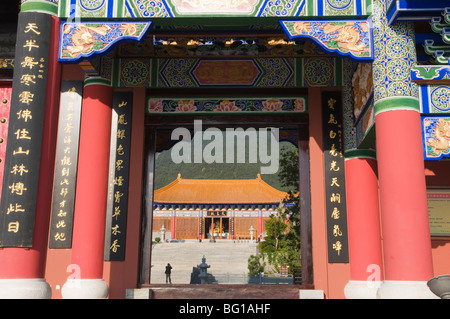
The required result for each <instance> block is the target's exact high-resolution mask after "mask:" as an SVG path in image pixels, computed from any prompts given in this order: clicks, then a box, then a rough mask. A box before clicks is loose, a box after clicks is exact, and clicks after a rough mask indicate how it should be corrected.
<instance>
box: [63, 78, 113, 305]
mask: <svg viewBox="0 0 450 319" xmlns="http://www.w3.org/2000/svg"><path fill="white" fill-rule="evenodd" d="M85 85H86V84H85ZM111 106H112V89H111V87H110V86H109V85H105V84H100V83H95V82H94V84H90V85H87V86H85V87H84V92H83V106H82V114H81V130H80V146H79V156H78V172H77V186H76V199H75V212H74V228H73V241H72V264H73V265H76V267H77V269H79V274H77V277H78V278H77V279H78V281H76V282H71V283H69V282H66V284H65V285H64V287H63V297H64V298H78V297H79V298H101V297H106V295H107V287H106V284H105V283H104V282H103V280H102V277H103V252H104V241H105V222H106V202H107V192H108V171H109V155H110V137H111V116H112V109H111ZM72 277H73V276H72ZM89 280H90V281H89ZM87 285H93V286H95V287H94V288H92V287H88V286H87ZM105 289H106V291H105ZM105 293H106V295H104V294H105Z"/></svg>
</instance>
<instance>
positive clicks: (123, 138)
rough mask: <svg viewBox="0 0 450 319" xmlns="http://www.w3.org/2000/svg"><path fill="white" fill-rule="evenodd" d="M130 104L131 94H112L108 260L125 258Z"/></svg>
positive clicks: (131, 100)
mask: <svg viewBox="0 0 450 319" xmlns="http://www.w3.org/2000/svg"><path fill="white" fill-rule="evenodd" d="M132 104H133V96H132V93H130V92H116V93H114V96H113V119H112V121H113V122H112V125H111V127H112V129H111V156H110V176H109V190H108V206H107V212H108V215H107V221H106V240H105V243H106V244H105V260H111V261H113V260H116V261H117V260H124V258H125V239H126V222H127V209H128V178H129V176H128V172H129V161H130V158H129V157H130V147H131V145H130V144H131V114H132V112H131V111H132Z"/></svg>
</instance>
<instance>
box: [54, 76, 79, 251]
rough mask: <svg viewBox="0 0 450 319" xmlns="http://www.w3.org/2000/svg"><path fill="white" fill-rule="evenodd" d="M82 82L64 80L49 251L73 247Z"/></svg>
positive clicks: (62, 84)
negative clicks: (50, 249)
mask: <svg viewBox="0 0 450 319" xmlns="http://www.w3.org/2000/svg"><path fill="white" fill-rule="evenodd" d="M82 96H83V82H82V81H63V82H62V83H61V98H60V111H59V126H58V141H57V150H56V163H55V178H54V182H53V204H52V217H51V222H50V239H49V248H52V249H58V248H59V249H67V248H71V247H72V231H73V213H74V207H75V189H76V178H77V164H78V145H79V137H80V121H81V104H82Z"/></svg>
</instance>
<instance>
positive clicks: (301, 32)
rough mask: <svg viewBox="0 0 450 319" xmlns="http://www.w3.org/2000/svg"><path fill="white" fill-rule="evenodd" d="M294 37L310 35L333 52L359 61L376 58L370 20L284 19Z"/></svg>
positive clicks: (326, 49)
mask: <svg viewBox="0 0 450 319" xmlns="http://www.w3.org/2000/svg"><path fill="white" fill-rule="evenodd" d="M280 23H281V25H282V27H283V29H284V31H285V33H286V35H287V36H288V38H289V39H290V40H296V39H302V38H306V39H310V40H312V41H314V42H315V43H316V44H318V45H319V46H320V47H321V48H322V49H324V50H325V51H326V52H329V53H336V54H338V55H340V56H342V57H350V58H353V59H355V60H357V61H360V62H361V61H364V62H370V61H373V56H374V55H373V36H372V27H371V25H370V21H369V20H297V21H291V20H287V21H286V20H282V21H280Z"/></svg>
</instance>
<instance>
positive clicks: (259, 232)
mask: <svg viewBox="0 0 450 319" xmlns="http://www.w3.org/2000/svg"><path fill="white" fill-rule="evenodd" d="M262 226H263V220H262V211H261V210H259V211H258V234H257V236H260V235H261V233H262ZM257 236H255V237H256V239H257Z"/></svg>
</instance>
